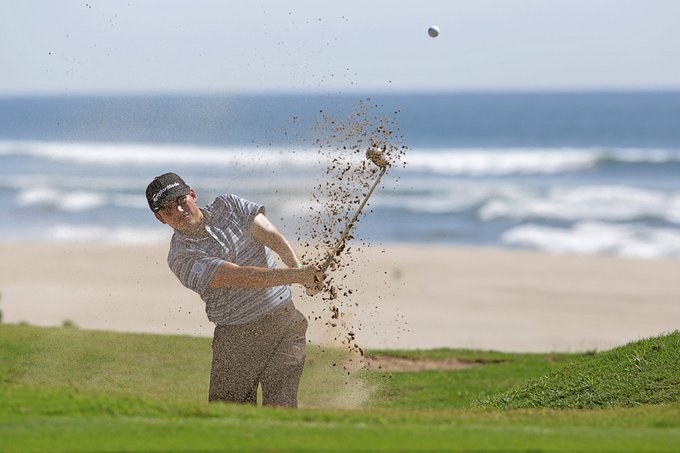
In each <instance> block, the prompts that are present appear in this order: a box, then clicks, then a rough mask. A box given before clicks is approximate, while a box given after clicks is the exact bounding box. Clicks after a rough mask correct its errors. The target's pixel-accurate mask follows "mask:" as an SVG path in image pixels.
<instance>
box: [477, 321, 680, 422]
mask: <svg viewBox="0 0 680 453" xmlns="http://www.w3.org/2000/svg"><path fill="white" fill-rule="evenodd" d="M676 401H680V332H678V331H676V332H674V333H672V334H669V335H665V336H661V337H658V338H652V339H647V340H642V341H636V342H633V343H630V344H627V345H624V346H621V347H619V348H616V349H613V350H611V351H607V352H605V353H601V354H595V355H593V356H592V357H588V358H587V359H586V360H579V361H575V362H571V363H570V364H569V365H568V366H565V367H561V368H559V369H557V370H551V372H550V373H548V374H547V375H545V376H543V377H540V378H537V379H533V380H531V381H529V382H527V383H525V384H523V385H521V386H519V387H517V388H515V389H512V390H510V391H508V392H505V393H503V394H501V395H496V396H491V397H490V398H488V399H486V400H485V401H483V402H482V403H481V405H482V406H488V407H495V408H503V409H508V408H527V407H551V408H569V409H574V408H577V409H584V408H587V409H593V408H606V407H631V406H639V405H642V404H660V403H672V402H676Z"/></svg>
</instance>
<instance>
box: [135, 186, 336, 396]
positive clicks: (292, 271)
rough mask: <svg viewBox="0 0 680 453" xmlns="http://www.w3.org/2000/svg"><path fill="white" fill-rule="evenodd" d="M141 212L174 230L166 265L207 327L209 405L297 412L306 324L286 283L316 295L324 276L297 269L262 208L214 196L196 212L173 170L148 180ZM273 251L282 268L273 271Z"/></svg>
mask: <svg viewBox="0 0 680 453" xmlns="http://www.w3.org/2000/svg"><path fill="white" fill-rule="evenodd" d="M146 198H147V201H148V202H149V207H150V208H151V210H152V211H153V212H154V214H155V215H156V218H157V219H158V220H160V221H161V222H162V223H164V224H166V225H169V226H170V227H172V228H173V229H174V230H175V233H174V234H173V236H172V240H171V242H170V251H169V253H168V265H169V266H170V269H171V270H172V272H173V273H174V274H175V275H176V276H177V278H178V279H179V281H180V282H182V284H183V285H184V286H186V287H187V288H189V289H191V290H193V291H195V292H197V293H198V294H199V295H200V296H201V298H202V299H203V301H204V302H205V311H206V313H207V315H208V319H209V320H210V321H211V322H213V323H215V333H214V337H213V343H212V349H213V358H212V369H211V372H210V390H209V395H208V400H209V401H225V402H232V403H249V404H256V403H257V388H258V384H260V385H261V386H262V397H263V401H262V403H263V404H264V405H268V406H287V407H297V390H298V386H299V383H300V376H301V375H302V368H303V366H304V362H305V355H306V339H305V333H306V330H307V319H306V318H305V316H304V315H303V314H302V313H300V312H299V311H298V310H297V309H296V308H295V306H294V305H293V302H292V300H291V292H290V288H289V287H288V285H290V284H293V283H298V284H301V285H303V286H304V287H306V288H307V289H308V290H309V291H312V292H318V290H319V289H320V288H319V285H320V284H321V282H322V281H323V280H324V278H325V274H324V273H323V272H321V271H320V270H319V269H318V268H317V267H316V266H312V265H307V266H303V265H302V264H300V260H299V259H298V257H297V255H296V254H295V252H294V251H293V248H292V247H291V245H290V244H289V243H288V241H287V240H286V238H285V237H284V236H283V235H282V234H281V233H280V232H279V231H278V230H277V229H276V227H275V226H274V225H273V224H272V223H271V222H270V221H269V220H268V219H267V217H265V208H264V207H263V206H261V205H259V204H257V203H253V202H251V201H247V200H244V199H243V198H240V197H238V196H236V195H230V194H227V195H220V196H219V197H217V198H216V199H215V201H213V202H212V203H211V204H209V205H208V206H206V207H204V208H199V207H198V204H197V196H196V191H195V190H194V189H193V188H191V187H189V186H188V185H187V184H186V183H185V182H184V180H182V178H180V177H179V176H178V175H176V174H174V173H166V174H163V175H161V176H158V177H156V178H154V180H153V181H152V182H151V183H150V184H149V186H148V187H147V189H146ZM270 250H271V251H273V252H275V253H276V254H277V255H278V256H279V257H280V258H281V260H282V261H283V262H284V263H285V264H286V265H287V266H288V268H277V267H276V264H275V262H274V260H273V258H272V256H271V254H270Z"/></svg>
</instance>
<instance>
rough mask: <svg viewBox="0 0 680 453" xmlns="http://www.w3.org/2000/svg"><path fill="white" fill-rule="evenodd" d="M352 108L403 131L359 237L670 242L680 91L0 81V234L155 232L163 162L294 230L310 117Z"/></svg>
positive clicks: (654, 253) (158, 235)
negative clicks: (65, 90) (194, 88)
mask: <svg viewBox="0 0 680 453" xmlns="http://www.w3.org/2000/svg"><path fill="white" fill-rule="evenodd" d="M358 109H359V110H362V109H363V110H365V111H366V110H367V111H370V114H371V115H375V116H376V117H378V116H382V117H383V118H389V119H390V123H389V124H390V126H391V127H393V128H394V130H393V131H392V132H393V133H394V134H393V137H395V138H399V140H401V142H402V143H403V145H404V146H406V147H407V150H406V154H405V157H404V163H405V165H404V166H399V167H394V168H392V169H390V171H389V172H388V174H387V176H386V177H385V178H384V182H383V184H382V185H381V187H380V188H379V189H378V191H377V192H376V193H375V194H374V196H373V198H372V199H371V202H370V208H371V210H370V211H369V212H367V213H366V215H364V216H363V217H362V218H361V221H360V222H359V224H358V225H357V229H356V232H355V237H357V239H358V240H363V241H370V242H372V243H382V244H391V243H409V244H414V243H415V244H424V243H427V244H454V245H463V246H481V247H502V248H521V249H533V250H541V251H545V252H550V253H564V254H584V255H610V256H622V257H631V258H670V259H680V92H647V93H644V92H630V93H626V92H618V93H607V92H586V93H466V94H463V93H430V94H417V93H414V94H389V95H388V94H380V95H375V96H370V97H369V96H365V95H364V96H362V95H348V94H344V95H342V94H337V95H321V94H315V95H309V96H305V95H285V94H280V95H277V94H269V95H239V96H236V95H233V96H229V95H214V96H209V95H204V96H109V97H107V96H44V97H12V98H9V97H5V98H0V210H1V212H2V214H1V215H0V234H1V235H2V240H3V241H15V242H16V241H33V242H35V241H46V242H66V243H74V244H77V243H88V242H98V243H107V244H151V243H158V242H166V241H167V240H168V238H169V236H170V233H171V232H170V231H169V228H168V227H166V226H165V225H162V224H160V223H159V222H158V221H157V220H156V219H155V218H154V216H153V215H152V214H151V212H150V211H149V209H148V206H147V203H146V199H145V197H144V189H145V187H146V185H147V184H148V182H149V181H150V180H151V179H152V178H153V177H154V176H156V175H158V174H161V173H164V172H166V171H174V172H177V173H179V174H180V175H182V176H183V177H184V179H185V180H186V181H187V182H188V183H189V184H190V185H192V186H193V187H195V188H196V189H197V191H198V194H199V203H201V204H207V203H209V202H210V201H212V199H213V198H214V197H215V196H216V195H218V194H220V193H224V192H230V193H236V194H238V195H241V196H243V197H245V198H249V199H251V200H253V201H257V202H260V203H262V204H264V205H265V206H266V209H267V215H268V217H269V218H270V219H271V220H272V221H273V222H274V223H275V224H276V225H277V226H278V227H279V229H281V230H282V231H283V232H284V233H285V234H286V235H287V236H288V237H289V238H290V239H293V240H304V239H305V237H304V236H305V235H306V232H305V230H304V227H303V225H304V224H305V217H306V216H309V212H310V209H314V204H313V203H312V200H313V198H314V195H315V193H314V190H315V187H317V186H318V184H319V181H321V180H322V179H323V174H324V168H325V167H326V166H327V165H328V162H327V161H324V158H323V157H324V156H323V155H322V154H321V153H320V152H319V149H318V147H319V140H320V139H321V140H323V138H324V137H321V136H322V135H323V134H327V133H328V130H327V129H324V128H323V127H319V124H321V123H325V124H326V125H328V123H329V119H330V120H332V119H338V121H343V120H344V119H346V118H351V117H352V115H354V114H356V112H357V110H358ZM331 122H332V121H331ZM339 152H342V151H339Z"/></svg>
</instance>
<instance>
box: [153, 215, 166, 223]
mask: <svg viewBox="0 0 680 453" xmlns="http://www.w3.org/2000/svg"><path fill="white" fill-rule="evenodd" d="M155 215H156V218H157V219H158V221H159V222H161V223H163V224H165V220H163V217H161V214H160V212H156V213H155Z"/></svg>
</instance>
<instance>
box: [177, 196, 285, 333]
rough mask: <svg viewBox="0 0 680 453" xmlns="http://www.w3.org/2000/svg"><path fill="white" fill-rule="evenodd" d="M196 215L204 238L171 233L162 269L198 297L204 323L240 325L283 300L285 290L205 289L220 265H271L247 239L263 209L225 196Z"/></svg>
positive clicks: (262, 248) (258, 246)
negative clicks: (202, 219) (201, 222)
mask: <svg viewBox="0 0 680 453" xmlns="http://www.w3.org/2000/svg"><path fill="white" fill-rule="evenodd" d="M202 211H203V215H204V217H205V229H206V231H207V233H208V234H207V236H205V237H200V238H195V237H192V236H187V235H185V234H182V233H180V232H178V231H175V234H174V235H173V236H172V240H171V242H170V252H169V253H168V265H169V266H170V269H171V270H172V272H173V273H174V274H175V275H176V276H177V278H178V279H179V281H180V282H182V284H183V285H184V286H186V287H187V288H189V289H191V290H193V291H195V292H197V293H198V294H199V295H200V296H201V299H203V301H204V302H205V312H206V314H207V315H208V319H209V320H210V321H212V322H214V323H215V324H217V325H232V324H246V323H249V322H251V321H254V320H256V319H258V318H259V317H261V316H262V315H264V314H265V313H268V312H269V311H271V310H273V309H274V308H276V307H278V306H279V305H281V304H282V303H284V302H286V301H288V300H289V299H290V297H291V293H290V288H288V286H274V287H271V288H217V289H208V285H209V284H210V282H211V281H212V279H213V277H214V276H215V273H216V272H217V269H218V268H219V266H220V264H221V263H222V262H223V261H229V262H232V263H234V264H237V265H239V266H258V267H269V268H275V267H276V263H275V262H274V259H273V258H272V256H271V253H270V251H269V250H268V249H267V248H266V247H265V246H263V245H262V244H260V243H259V242H257V241H256V240H255V239H253V235H252V230H251V227H252V225H253V220H254V219H255V216H256V215H257V214H259V213H264V206H262V205H259V204H257V203H253V202H250V201H248V200H245V199H243V198H241V197H238V196H236V195H231V194H227V195H220V196H219V197H217V198H216V199H215V201H213V202H212V203H211V204H210V205H208V206H206V207H205V208H203V209H202Z"/></svg>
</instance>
